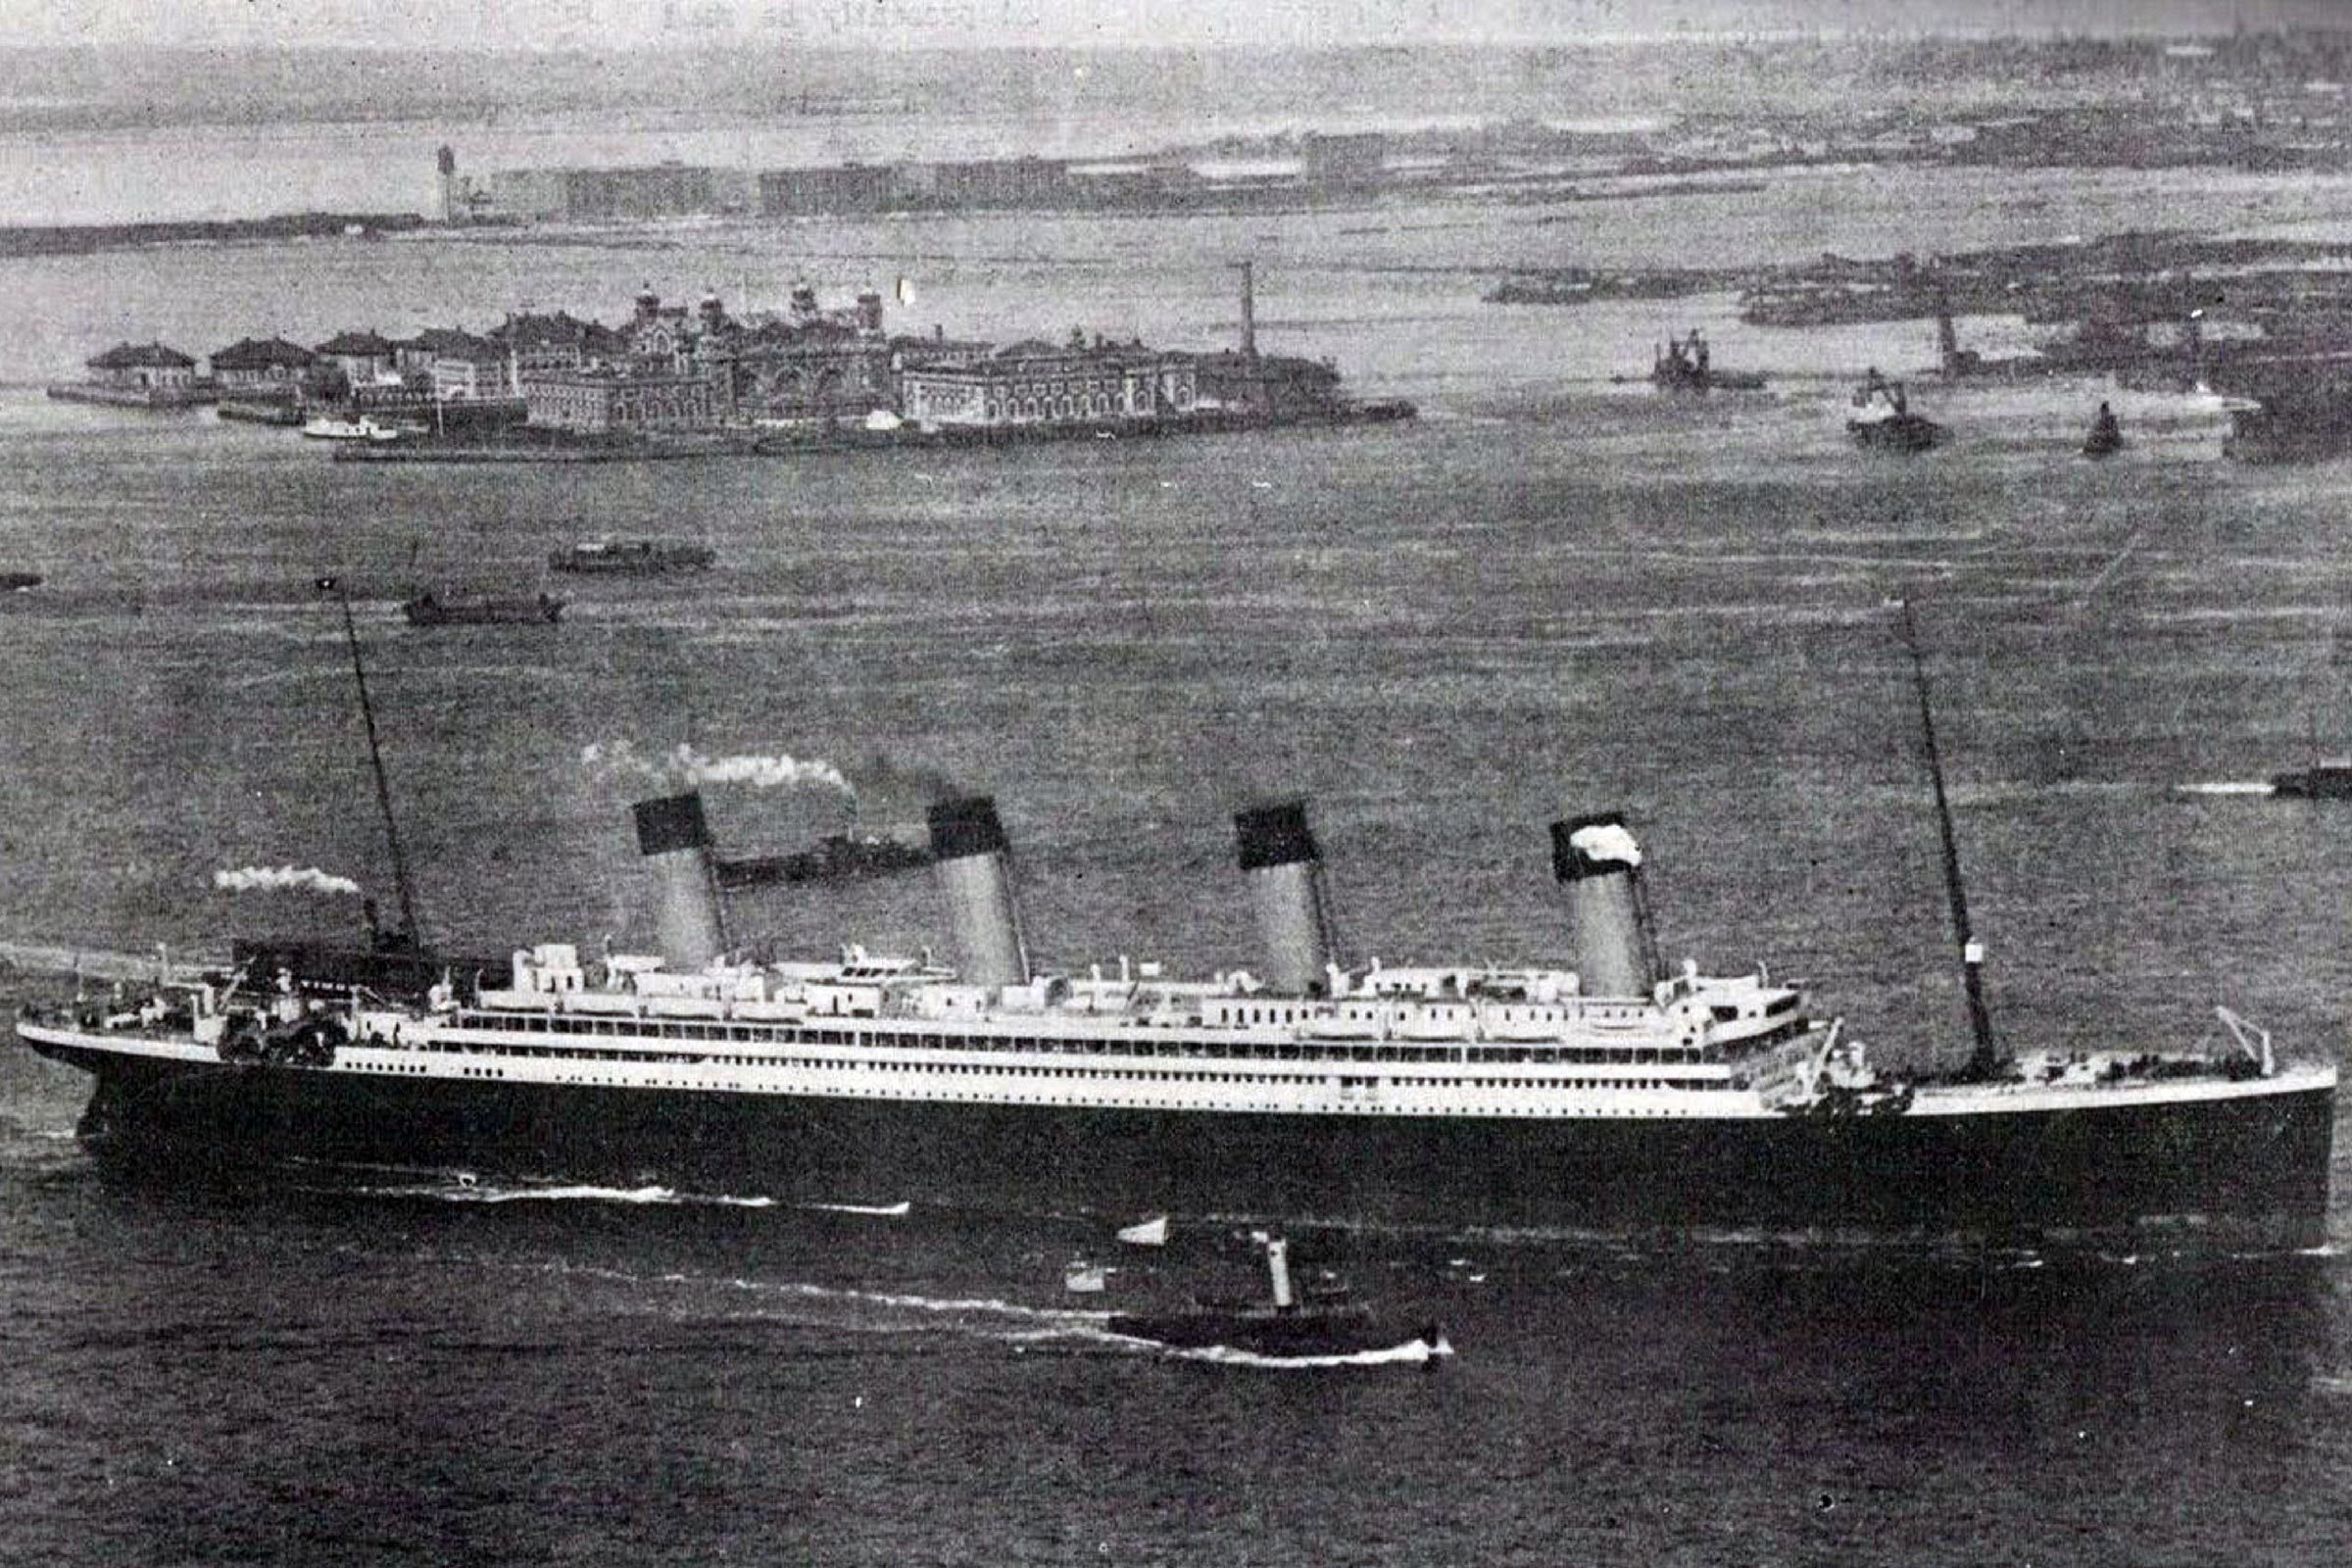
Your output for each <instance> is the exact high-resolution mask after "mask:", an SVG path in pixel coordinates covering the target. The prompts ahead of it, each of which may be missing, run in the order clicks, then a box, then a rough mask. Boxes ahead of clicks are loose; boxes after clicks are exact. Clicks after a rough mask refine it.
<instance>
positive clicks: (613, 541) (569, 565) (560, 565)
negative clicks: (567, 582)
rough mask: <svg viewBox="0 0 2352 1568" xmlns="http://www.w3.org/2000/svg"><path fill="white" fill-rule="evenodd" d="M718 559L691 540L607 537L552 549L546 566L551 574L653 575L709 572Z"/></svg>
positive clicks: (709, 549) (716, 555) (701, 545)
mask: <svg viewBox="0 0 2352 1568" xmlns="http://www.w3.org/2000/svg"><path fill="white" fill-rule="evenodd" d="M717 559H718V552H716V551H715V550H712V549H711V547H710V546H709V545H705V544H697V543H695V542H694V541H692V540H690V539H638V538H625V539H624V538H613V537H612V536H610V535H608V536H605V537H603V538H597V539H583V540H580V541H579V542H578V543H576V544H570V545H565V546H564V547H562V548H561V549H557V550H551V551H549V552H548V554H547V564H548V566H549V568H550V569H551V570H554V571H576V572H585V573H590V574H602V573H612V574H633V575H655V574H659V573H662V572H668V571H708V570H709V569H710V568H711V564H713V563H714V562H716V561H717Z"/></svg>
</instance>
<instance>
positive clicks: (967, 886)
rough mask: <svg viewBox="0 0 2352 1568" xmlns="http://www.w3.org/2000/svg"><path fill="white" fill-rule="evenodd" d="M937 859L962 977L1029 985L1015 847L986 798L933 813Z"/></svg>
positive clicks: (942, 807)
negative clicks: (1013, 869) (1015, 886)
mask: <svg viewBox="0 0 2352 1568" xmlns="http://www.w3.org/2000/svg"><path fill="white" fill-rule="evenodd" d="M929 818H930V827H931V855H932V858H933V859H934V860H935V861H937V863H938V870H939V890H940V893H941V895H942V896H943V897H944V898H945V899H946V900H947V903H948V921H949V924H950V927H951V928H952V929H953V930H954V932H955V936H956V955H957V958H958V965H957V971H956V972H957V973H958V975H960V977H961V978H963V979H964V980H967V981H969V982H971V983H972V984H974V985H982V986H1010V985H1024V984H1026V983H1027V982H1028V979H1029V954H1028V951H1027V949H1025V948H1024V947H1023V946H1022V944H1021V918H1020V911H1019V909H1018V908H1017V907H1015V905H1014V904H1013V899H1012V878H1011V874H1010V861H1011V846H1010V844H1009V843H1008V842H1007V841H1006V840H1005V824H1004V823H1003V822H1001V821H1000V820H998V818H997V803H996V802H995V801H993V800H991V799H989V798H988V797H987V796H985V795H973V796H966V797H964V798H963V799H961V800H953V801H941V802H939V803H937V804H936V805H934V806H933V807H932V808H931V809H930V813H929Z"/></svg>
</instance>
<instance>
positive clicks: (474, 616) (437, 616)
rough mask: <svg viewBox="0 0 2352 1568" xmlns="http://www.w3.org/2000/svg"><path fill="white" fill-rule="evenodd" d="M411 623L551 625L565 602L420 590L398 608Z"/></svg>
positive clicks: (436, 624)
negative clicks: (450, 596)
mask: <svg viewBox="0 0 2352 1568" xmlns="http://www.w3.org/2000/svg"><path fill="white" fill-rule="evenodd" d="M400 613H402V614H404V615H406V616H408V617H409V624H410V625H412V626H552V625H554V624H555V622H556V617H557V616H559V615H561V614H563V613H564V601H563V600H561V599H550V598H549V597H548V596H547V595H545V594H541V595H540V596H539V597H538V598H536V599H443V598H441V597H440V596H439V595H438V594H433V593H422V594H418V595H417V597H416V598H414V599H412V600H410V601H409V602H408V603H406V604H404V605H402V606H401V607H400Z"/></svg>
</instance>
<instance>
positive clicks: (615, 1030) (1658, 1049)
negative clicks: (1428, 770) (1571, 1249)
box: [459, 1012, 1708, 1066]
mask: <svg viewBox="0 0 2352 1568" xmlns="http://www.w3.org/2000/svg"><path fill="white" fill-rule="evenodd" d="M459 1023H460V1025H461V1026H464V1027H473V1028H485V1029H497V1030H502V1031H507V1032H510V1033H516V1034H564V1035H600V1036H612V1037H613V1038H616V1039H617V1038H629V1039H655V1040H710V1041H742V1042H745V1043H772V1044H777V1045H812V1046H858V1047H885V1048H891V1049H896V1050H901V1051H1004V1052H1027V1053H1032V1054H1049V1055H1092V1056H1103V1055H1116V1056H1195V1057H1209V1058H1213V1059H1232V1060H1258V1061H1396V1062H1408V1061H1409V1062H1459V1061H1481V1062H1489V1061H1494V1062H1527V1063H1531V1064H1534V1065H1537V1066H1556V1065H1570V1064H1578V1063H1589V1064H1594V1065H1599V1064H1606V1063H1610V1062H1624V1063H1633V1064H1637V1065H1655V1064H1668V1065H1670V1064H1674V1063H1678V1062H1680V1063H1694V1062H1701V1061H1705V1060H1707V1059H1708V1053H1707V1051H1706V1050H1705V1049H1704V1048H1702V1047H1698V1046H1680V1045H1673V1046H1531V1045H1520V1044H1507V1045H1506V1044H1483V1045H1458V1046H1436V1045H1401V1046H1400V1045H1372V1044H1368V1043H1366V1044H1356V1043H1336V1042H1328V1041H1256V1042H1251V1041H1236V1040H1227V1039H1212V1040H1203V1039H1199V1038H1181V1039H1169V1038H1160V1039H1152V1038H1149V1037H1135V1038H1127V1037H1121V1038H1116V1039H1113V1038H1109V1037H1106V1036H1085V1035H1069V1036H1059V1035H1044V1036H1022V1035H1003V1036H991V1035H965V1034H956V1035H945V1034H935V1033H929V1032H922V1031H915V1030H907V1031H897V1030H866V1029H834V1028H804V1027H799V1026H795V1025H790V1024H786V1025H759V1024H741V1023H699V1022H682V1021H678V1020H674V1019H653V1018H648V1019H642V1020H640V1019H636V1018H608V1017H598V1016H594V1015H582V1014H575V1013H539V1012H526V1013H474V1014H464V1015H461V1017H460V1019H459Z"/></svg>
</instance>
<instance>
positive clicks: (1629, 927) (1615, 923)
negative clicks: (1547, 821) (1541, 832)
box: [1551, 811, 1658, 997]
mask: <svg viewBox="0 0 2352 1568" xmlns="http://www.w3.org/2000/svg"><path fill="white" fill-rule="evenodd" d="M1551 874H1552V875H1553V876H1554V877H1556V878H1558V879H1559V884H1560V893H1561V896H1562V898H1563V899H1564V900H1565V901H1566V903H1567V906H1568V938H1569V942H1570V945H1571V949H1572V951H1573V954H1574V957H1575V968H1576V972H1577V978H1578V979H1579V981H1581V982H1582V984H1583V986H1584V991H1585V995H1587V996H1590V997H1646V996H1648V995H1649V994H1650V991H1651V989H1652V988H1653V987H1655V986H1656V984H1657V978H1658V956H1657V942H1656V938H1655V936H1654V935H1653V934H1652V932H1651V930H1650V926H1649V902H1648V900H1647V898H1646V897H1645V896H1644V895H1643V892H1642V847H1641V846H1640V845H1639V844H1637V843H1636V842H1635V841H1634V836H1633V834H1631V833H1630V832H1628V831H1626V826H1625V818H1624V817H1622V816H1620V815H1618V814H1617V813H1616V812H1615V811H1602V812H1599V813H1597V814H1595V815H1592V816H1575V817H1570V818H1568V819H1567V820H1566V821H1561V822H1554V823H1552V824H1551Z"/></svg>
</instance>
